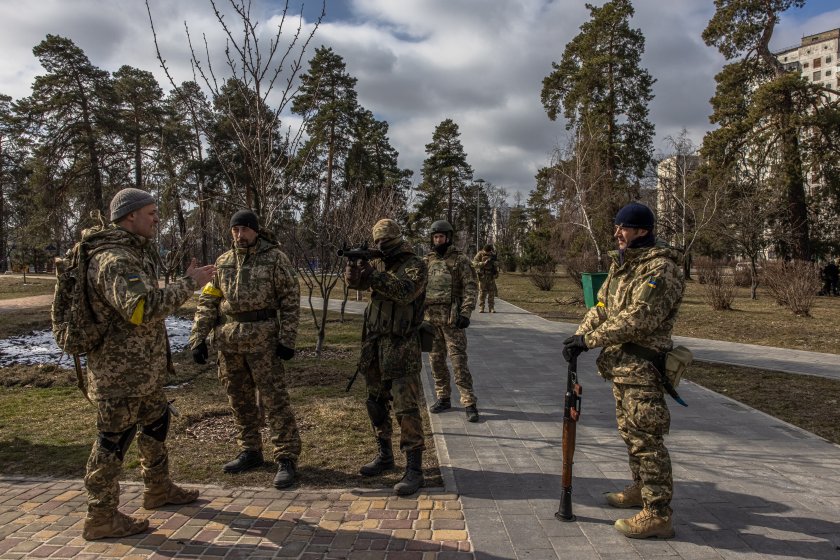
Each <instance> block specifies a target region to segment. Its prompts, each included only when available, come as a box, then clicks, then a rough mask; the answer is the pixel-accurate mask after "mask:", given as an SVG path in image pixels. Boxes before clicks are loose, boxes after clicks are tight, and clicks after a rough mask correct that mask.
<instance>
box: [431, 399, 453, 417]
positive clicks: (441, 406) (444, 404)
mask: <svg viewBox="0 0 840 560" xmlns="http://www.w3.org/2000/svg"><path fill="white" fill-rule="evenodd" d="M450 408H452V401H450V400H449V399H438V400H436V401H435V404H433V405H432V406H431V407H430V408H429V412H432V413H434V414H437V413H438V412H443V411H444V410H449V409H450Z"/></svg>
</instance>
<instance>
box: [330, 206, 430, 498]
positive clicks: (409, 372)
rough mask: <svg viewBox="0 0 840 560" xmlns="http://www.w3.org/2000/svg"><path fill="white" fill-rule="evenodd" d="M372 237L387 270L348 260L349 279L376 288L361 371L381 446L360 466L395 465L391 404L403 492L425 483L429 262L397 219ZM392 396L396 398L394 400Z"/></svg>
mask: <svg viewBox="0 0 840 560" xmlns="http://www.w3.org/2000/svg"><path fill="white" fill-rule="evenodd" d="M373 241H374V243H376V244H377V245H378V246H379V249H380V250H381V251H382V253H383V257H382V263H383V264H384V270H375V269H374V268H373V266H371V264H370V263H369V262H368V261H357V262H355V263H353V262H348V263H347V267H346V268H345V270H344V279H345V281H346V282H347V285H348V286H349V287H351V288H354V289H357V290H367V289H370V290H371V296H370V304H369V305H368V306H367V309H365V322H364V327H363V330H362V351H361V356H360V358H359V371H360V372H361V373H362V375H364V378H365V384H366V386H367V403H366V404H367V410H368V416H369V417H370V422H371V424H372V426H373V431H374V434H375V435H376V441H377V444H378V447H379V451H378V453H377V455H376V457H375V458H374V459H373V461H371V462H370V463H368V464H366V465H364V466H362V467H361V469H359V472H360V473H361V474H362V475H363V476H376V475H378V474H380V473H381V472H383V471H385V470H389V469H393V468H394V453H393V450H392V448H391V436H392V433H393V429H392V424H391V414H390V409H391V407H392V406H393V409H394V413H395V415H396V417H397V422H399V424H400V451H402V452H404V453H405V455H406V468H405V475H404V476H403V478H402V480H400V481H399V482H398V483H397V484H396V485H395V486H394V491H395V492H396V493H397V494H399V495H408V494H413V493H414V492H416V491H417V490H418V489H419V488H420V487H421V486H423V449H425V448H426V445H425V443H424V440H423V422H422V420H421V416H420V402H421V399H422V396H421V393H422V389H421V383H420V370H421V367H422V366H421V357H420V337H419V333H418V329H419V327H420V324H421V323H422V321H423V295H424V292H425V289H426V279H427V271H426V263H425V262H423V259H421V258H420V257H418V256H417V255H415V254H414V250H413V249H412V248H411V245H410V244H409V243H407V242H406V241H405V240H404V239H403V236H402V232H401V231H400V228H399V226H398V225H397V223H396V222H394V221H393V220H389V219H383V220H379V221H378V222H377V223H376V224H375V225H374V226H373ZM392 402H393V404H392Z"/></svg>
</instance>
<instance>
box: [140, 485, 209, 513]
mask: <svg viewBox="0 0 840 560" xmlns="http://www.w3.org/2000/svg"><path fill="white" fill-rule="evenodd" d="M197 499H198V490H187V489H186V488H181V487H180V486H178V485H177V484H175V483H173V482H172V481H171V480H167V481H165V482H162V483H160V484H154V485H149V486H146V489H145V490H144V491H143V507H144V508H146V509H156V508H159V507H163V506H165V505H167V504H172V505H176V506H180V505H183V504H189V503H190V502H194V501H196V500H197Z"/></svg>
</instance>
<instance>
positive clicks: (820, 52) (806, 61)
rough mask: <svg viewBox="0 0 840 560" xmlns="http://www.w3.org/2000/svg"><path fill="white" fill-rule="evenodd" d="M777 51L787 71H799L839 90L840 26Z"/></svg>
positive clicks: (803, 75) (804, 76)
mask: <svg viewBox="0 0 840 560" xmlns="http://www.w3.org/2000/svg"><path fill="white" fill-rule="evenodd" d="M774 54H775V55H776V57H777V58H778V59H779V61H780V62H781V63H782V64H784V65H785V68H786V69H787V70H790V71H794V70H795V71H798V72H799V73H800V74H801V75H802V77H803V78H805V79H806V80H808V81H809V82H812V83H816V84H820V85H822V86H824V87H827V88H830V89H833V90H840V28H838V29H832V30H830V31H823V32H822V33H817V34H815V35H807V36H805V37H803V38H802V41H801V42H800V44H799V45H797V46H795V47H789V48H786V49H783V50H781V51H779V52H776V53H774ZM831 95H832V97H833V98H836V97H837V95H836V94H831Z"/></svg>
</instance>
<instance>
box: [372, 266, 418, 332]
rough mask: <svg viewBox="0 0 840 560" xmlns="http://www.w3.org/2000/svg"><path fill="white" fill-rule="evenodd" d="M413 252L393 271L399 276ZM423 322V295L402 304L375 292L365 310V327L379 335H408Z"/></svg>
mask: <svg viewBox="0 0 840 560" xmlns="http://www.w3.org/2000/svg"><path fill="white" fill-rule="evenodd" d="M412 256H414V255H412V254H410V253H409V254H406V256H405V258H404V259H403V261H402V262H401V263H400V264H399V265H398V266H397V268H396V269H395V270H394V271H393V272H394V274H396V275H397V276H401V275H403V274H404V272H405V268H406V265H407V264H408V262H409V261H410V260H411V257H412ZM422 322H423V295H422V294H421V295H420V296H418V297H417V298H416V299H415V300H414V301H412V302H411V303H408V304H406V305H401V304H399V303H397V302H395V301H393V300H390V299H386V298H385V297H383V296H382V295H380V294H379V293H377V292H373V294H372V295H371V299H370V305H368V307H367V309H366V310H365V328H366V329H367V333H368V334H371V335H377V336H383V335H384V336H398V337H406V336H409V335H411V334H413V333H415V332H416V331H417V329H418V328H419V327H420V323H422Z"/></svg>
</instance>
